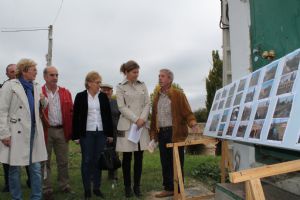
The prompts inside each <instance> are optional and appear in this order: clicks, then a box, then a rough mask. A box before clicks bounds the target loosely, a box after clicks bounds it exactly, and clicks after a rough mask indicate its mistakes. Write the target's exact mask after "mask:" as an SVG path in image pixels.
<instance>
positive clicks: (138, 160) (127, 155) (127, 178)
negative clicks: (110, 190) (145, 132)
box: [122, 151, 144, 187]
mask: <svg viewBox="0 0 300 200" xmlns="http://www.w3.org/2000/svg"><path fill="white" fill-rule="evenodd" d="M143 153H144V151H134V152H123V160H122V171H123V178H124V186H125V187H131V160H132V154H133V155H134V165H133V170H134V175H133V179H134V183H133V184H134V185H133V187H139V186H140V183H141V176H142V168H143Z"/></svg>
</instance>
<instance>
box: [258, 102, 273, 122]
mask: <svg viewBox="0 0 300 200" xmlns="http://www.w3.org/2000/svg"><path fill="white" fill-rule="evenodd" d="M269 104H270V102H269V100H267V101H263V102H260V103H259V104H258V106H257V109H256V113H255V119H265V118H266V116H267V113H268V108H269Z"/></svg>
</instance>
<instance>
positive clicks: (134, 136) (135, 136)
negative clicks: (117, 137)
mask: <svg viewBox="0 0 300 200" xmlns="http://www.w3.org/2000/svg"><path fill="white" fill-rule="evenodd" d="M142 131H143V128H138V126H137V125H136V124H132V125H131V127H130V130H129V134H128V140H129V141H131V142H133V143H136V144H137V143H138V142H139V141H140V138H141V134H142Z"/></svg>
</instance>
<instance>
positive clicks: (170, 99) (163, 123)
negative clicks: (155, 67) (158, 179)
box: [150, 69, 197, 198]
mask: <svg viewBox="0 0 300 200" xmlns="http://www.w3.org/2000/svg"><path fill="white" fill-rule="evenodd" d="M173 79H174V75H173V72H172V71H171V70H169V69H161V70H160V72H159V85H160V89H159V91H158V94H157V95H156V96H155V97H154V101H153V106H152V116H151V127H150V137H151V139H152V140H155V141H158V143H159V151H160V161H161V166H162V174H163V186H164V190H163V191H162V192H160V193H158V194H156V195H155V197H156V198H163V197H167V196H172V195H173V194H174V187H176V186H174V184H173V152H172V150H173V149H172V148H167V147H166V144H167V143H174V142H182V141H185V139H186V138H187V135H188V127H187V126H189V127H191V128H192V130H193V131H194V132H196V131H197V122H196V118H195V116H194V115H193V112H192V111H191V108H190V105H189V103H188V101H187V99H186V96H185V95H184V93H183V92H182V91H180V90H178V89H176V88H173V87H172V82H173ZM179 157H180V163H181V169H183V163H184V147H179ZM182 171H183V170H182Z"/></svg>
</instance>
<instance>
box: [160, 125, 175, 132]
mask: <svg viewBox="0 0 300 200" xmlns="http://www.w3.org/2000/svg"><path fill="white" fill-rule="evenodd" d="M171 130H172V126H166V127H160V128H159V131H160V132H167V131H171Z"/></svg>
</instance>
